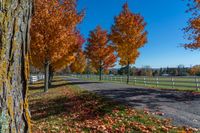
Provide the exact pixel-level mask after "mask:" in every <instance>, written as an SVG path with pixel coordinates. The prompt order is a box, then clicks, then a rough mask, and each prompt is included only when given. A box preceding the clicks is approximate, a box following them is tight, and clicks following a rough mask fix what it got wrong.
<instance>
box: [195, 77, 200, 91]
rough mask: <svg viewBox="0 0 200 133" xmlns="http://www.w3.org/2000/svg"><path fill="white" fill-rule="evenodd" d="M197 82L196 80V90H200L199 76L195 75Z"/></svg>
mask: <svg viewBox="0 0 200 133" xmlns="http://www.w3.org/2000/svg"><path fill="white" fill-rule="evenodd" d="M195 82H196V90H197V91H198V90H199V80H198V78H197V77H195Z"/></svg>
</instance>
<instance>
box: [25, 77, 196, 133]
mask: <svg viewBox="0 0 200 133" xmlns="http://www.w3.org/2000/svg"><path fill="white" fill-rule="evenodd" d="M29 90H30V91H29V106H30V112H31V116H32V124H33V125H32V131H33V133H65V132H66V133H67V132H70V133H71V132H72V133H79V132H80V133H81V132H83V133H106V132H107V133H111V132H115V133H129V132H130V133H166V132H169V133H186V132H187V133H190V132H193V131H192V129H189V128H187V129H186V128H182V127H176V126H173V125H171V122H170V120H169V119H160V118H157V117H155V116H153V115H151V113H149V112H148V111H141V110H135V109H133V108H130V107H127V106H124V105H121V104H118V103H117V102H115V101H112V100H109V99H106V98H103V97H100V96H98V95H96V94H93V93H90V92H87V91H84V90H81V89H80V88H78V87H75V86H70V85H68V84H67V82H66V81H63V80H62V79H60V78H57V79H56V80H54V82H53V85H52V87H51V88H50V89H49V91H48V92H47V93H44V92H43V84H42V82H37V83H35V84H33V85H30V87H29Z"/></svg>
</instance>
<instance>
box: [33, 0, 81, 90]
mask: <svg viewBox="0 0 200 133" xmlns="http://www.w3.org/2000/svg"><path fill="white" fill-rule="evenodd" d="M82 18H83V13H82V12H80V13H79V12H77V10H76V0H63V1H62V2H60V0H52V1H49V0H35V12H34V15H33V19H32V23H31V46H30V48H31V63H32V65H33V66H35V67H36V68H39V69H43V68H44V70H45V89H44V91H45V92H46V91H47V90H48V87H49V82H48V81H49V79H50V78H49V77H51V74H52V72H53V71H58V70H61V69H63V68H65V67H66V66H67V65H69V64H70V63H71V62H72V61H73V60H74V59H75V57H74V53H75V52H76V51H77V47H79V46H80V45H82V44H81V43H80V42H81V41H80V36H81V35H80V33H79V32H78V31H77V30H76V26H77V24H79V23H80V22H81V20H82ZM49 70H50V76H49Z"/></svg>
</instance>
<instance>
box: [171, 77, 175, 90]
mask: <svg viewBox="0 0 200 133" xmlns="http://www.w3.org/2000/svg"><path fill="white" fill-rule="evenodd" d="M171 81H172V88H175V82H174V79H173V77H171Z"/></svg>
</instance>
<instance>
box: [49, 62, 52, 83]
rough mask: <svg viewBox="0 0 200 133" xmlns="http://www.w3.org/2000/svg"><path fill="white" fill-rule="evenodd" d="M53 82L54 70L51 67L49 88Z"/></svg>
mask: <svg viewBox="0 0 200 133" xmlns="http://www.w3.org/2000/svg"><path fill="white" fill-rule="evenodd" d="M52 80H53V69H52V66H51V65H50V66H49V86H51V83H52Z"/></svg>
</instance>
